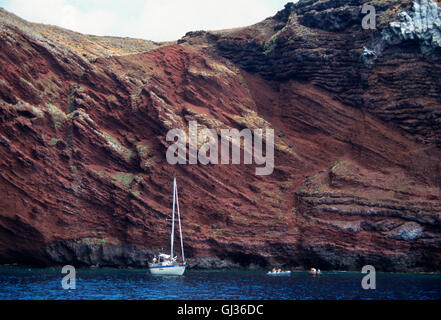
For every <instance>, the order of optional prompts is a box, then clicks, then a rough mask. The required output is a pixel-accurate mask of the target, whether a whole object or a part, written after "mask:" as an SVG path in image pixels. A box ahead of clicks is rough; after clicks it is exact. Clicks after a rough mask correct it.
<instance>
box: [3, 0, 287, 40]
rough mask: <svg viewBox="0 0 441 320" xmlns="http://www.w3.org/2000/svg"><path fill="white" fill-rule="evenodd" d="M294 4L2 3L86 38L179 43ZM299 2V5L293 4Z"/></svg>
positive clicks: (182, 0)
mask: <svg viewBox="0 0 441 320" xmlns="http://www.w3.org/2000/svg"><path fill="white" fill-rule="evenodd" d="M289 1H293V0H0V7H2V8H4V9H6V10H8V11H10V12H12V13H14V14H16V15H18V16H20V17H21V18H24V19H26V20H28V21H31V22H39V23H46V24H52V25H57V26H60V27H63V28H67V29H70V30H74V31H78V32H81V33H84V34H95V35H106V36H121V37H132V38H141V39H148V40H154V41H167V40H177V39H179V38H181V37H182V36H183V35H184V34H185V33H187V32H188V31H195V30H217V29H227V28H234V27H242V26H247V25H251V24H254V23H257V22H259V21H261V20H263V19H265V18H267V17H269V16H273V15H274V14H276V12H277V11H279V10H281V9H283V7H284V5H285V4H286V3H287V2H289ZM293 2H296V1H293Z"/></svg>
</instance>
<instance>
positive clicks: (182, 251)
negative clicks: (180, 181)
mask: <svg viewBox="0 0 441 320" xmlns="http://www.w3.org/2000/svg"><path fill="white" fill-rule="evenodd" d="M176 204H177V209H178V222H179V238H180V239H181V254H182V262H184V263H185V256H184V243H183V241H182V228H181V213H180V212H179V197H178V186H177V185H176Z"/></svg>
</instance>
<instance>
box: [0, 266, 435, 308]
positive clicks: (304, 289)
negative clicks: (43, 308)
mask: <svg viewBox="0 0 441 320" xmlns="http://www.w3.org/2000/svg"><path fill="white" fill-rule="evenodd" d="M63 276H64V275H63V274H62V273H61V268H59V269H58V268H49V269H29V268H13V267H4V268H0V300H11V299H20V300H22V299H26V300H42V299H49V300H60V299H62V300H71V299H80V300H163V299H166V300H168V299H173V300H174V299H178V300H181V299H182V300H194V299H197V300H200V299H203V300H211V299H221V300H222V299H241V300H248V299H258V300H260V299H263V300H272V299H277V300H311V299H331V300H336V299H382V300H383V299H406V300H408V299H412V300H415V299H416V300H433V299H441V275H439V274H383V273H377V278H376V289H375V290H363V289H362V286H361V280H362V278H363V276H365V275H364V274H361V273H350V272H329V273H326V272H325V273H323V274H322V275H321V276H312V275H310V274H308V273H304V272H299V273H293V274H292V275H291V276H289V277H269V276H267V275H266V274H265V272H262V271H260V272H259V271H191V270H190V271H187V272H186V273H185V275H184V276H182V277H164V276H150V275H147V273H146V270H137V269H77V270H76V278H77V279H76V289H75V290H64V289H63V288H62V285H61V281H62V278H63Z"/></svg>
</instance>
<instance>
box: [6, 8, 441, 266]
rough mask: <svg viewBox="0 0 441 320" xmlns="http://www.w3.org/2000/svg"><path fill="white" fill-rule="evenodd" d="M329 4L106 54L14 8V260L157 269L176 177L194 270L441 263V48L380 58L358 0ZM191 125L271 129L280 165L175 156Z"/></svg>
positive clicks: (9, 96) (10, 23) (387, 11)
mask: <svg viewBox="0 0 441 320" xmlns="http://www.w3.org/2000/svg"><path fill="white" fill-rule="evenodd" d="M320 3H322V5H323V6H324V7H322V8H318V7H314V6H315V5H314V4H312V2H311V1H303V2H301V4H299V5H297V6H287V7H286V8H285V10H282V11H281V12H279V13H278V14H277V15H276V16H274V17H272V18H269V19H267V20H265V21H263V22H261V23H259V24H257V25H255V26H252V27H248V28H242V29H239V30H230V31H222V32H212V33H207V32H194V33H189V34H188V35H187V36H186V37H184V38H183V39H181V40H180V41H178V42H179V44H163V45H162V44H155V47H154V48H152V49H153V50H151V51H147V52H144V53H138V52H139V51H145V46H152V44H151V43H136V45H131V46H130V48H129V47H127V49H121V50H127V52H125V53H127V55H119V56H118V55H112V56H110V57H106V55H107V53H103V50H104V49H103V43H105V44H106V46H107V47H106V49H105V50H108V51H109V52H112V54H114V52H115V51H114V50H116V49H114V47H112V46H113V45H114V42H111V43H110V44H109V43H108V40H106V39H100V40H99V42H94V39H88V40H85V39H84V38H82V36H81V35H78V34H74V33H72V34H71V33H69V32H68V31H66V30H61V29H60V30H58V29H55V30H54V29H50V30H47V29H45V27H42V26H38V25H31V26H29V25H28V24H27V23H26V22H24V21H22V20H20V19H19V18H17V17H14V16H12V15H10V14H8V13H6V12H4V11H2V12H1V15H2V17H3V19H4V20H3V21H5V23H3V24H1V25H0V40H1V41H0V61H1V64H0V119H1V120H0V155H1V156H0V168H1V169H0V194H1V195H2V197H1V199H0V262H1V263H13V262H17V263H28V264H37V265H54V264H66V263H70V264H74V265H96V264H98V265H107V266H128V265H133V266H145V265H146V262H147V260H148V259H149V258H151V255H152V253H156V252H157V250H159V249H161V248H164V249H165V250H168V246H169V236H170V233H169V232H170V221H168V220H167V219H168V218H169V217H170V211H171V204H172V181H173V177H174V176H176V177H177V179H178V187H179V196H180V204H181V211H182V216H183V234H184V245H185V250H186V253H187V257H188V258H189V263H190V265H191V266H193V267H208V268H209V267H238V266H242V267H250V266H260V267H266V266H268V265H272V264H284V265H286V266H292V267H305V268H309V267H310V266H316V267H320V268H321V269H345V270H349V269H350V270H355V269H361V267H362V266H363V265H365V264H371V265H374V266H376V267H377V269H378V270H385V271H409V270H413V271H423V270H424V271H426V270H438V271H439V270H440V269H441V259H440V258H441V253H440V252H441V251H440V249H441V232H440V225H441V202H440V199H441V198H440V197H441V194H440V185H441V165H440V159H441V151H440V149H439V145H440V141H441V140H440V136H439V132H440V131H439V130H440V127H439V123H440V122H439V120H440V114H441V113H440V112H441V111H440V110H441V109H440V95H439V92H441V91H440V89H441V88H440V83H439V70H440V68H439V61H440V60H439V57H440V56H439V51H437V50H438V49H437V50H435V51H434V52H432V53H431V54H429V55H422V54H421V52H420V51H419V48H418V45H417V44H416V43H400V44H397V45H391V46H389V47H387V48H386V49H385V50H384V51H383V52H382V55H381V57H378V58H377V59H376V60H375V61H374V62H373V63H371V62H370V63H366V62H365V61H363V59H362V56H361V52H362V49H363V46H364V45H368V43H369V41H370V39H371V38H372V37H375V36H376V34H370V33H368V32H367V31H363V30H362V29H361V27H360V25H359V23H358V22H359V15H358V14H356V13H357V12H359V10H360V8H359V6H360V4H358V2H357V1H354V3H352V4H351V6H348V7H343V5H339V2H338V1H321V2H320ZM309 6H310V7H309ZM407 8H408V7H403V8H401V9H403V10H404V9H406V10H407ZM313 9H314V10H315V11H313ZM396 9H397V8H395V7H393V5H391V4H388V3H387V4H386V5H384V8H382V9H381V10H382V11H381V12H382V13H384V16H385V17H389V16H393V17H394V18H395V17H396V13H398V12H399V11H398V12H395V11H396ZM323 10H328V11H323ZM345 10H349V11H348V12H345ZM314 12H315V13H314ZM325 12H327V13H326V14H329V16H328V17H327V18H326V19H328V20H329V21H330V22H329V23H330V24H329V23H328V24H323V25H322V24H320V23H319V22H320V21H321V20H322V19H319V18H320V15H322V14H325ZM354 12H355V14H354ZM315 15H318V16H315ZM342 15H343V16H344V17H346V16H348V17H352V18H351V19H349V22H346V23H343V24H342V23H341V19H340V18H339V17H340V16H342ZM385 19H386V18H385ZM344 21H347V19H346V20H344ZM360 21H361V19H360ZM329 25H331V26H332V27H331V29H330V30H326V28H329ZM380 27H381V28H386V26H383V25H382V24H380ZM49 31H50V32H49ZM54 34H55V35H56V34H62V35H63V38H62V39H61V40H60V39H59V38H56V37H55V36H54ZM87 41H90V43H89V42H87ZM96 41H98V40H96ZM112 41H116V40H112ZM115 47H117V46H115ZM123 48H124V46H123ZM112 50H113V51H112ZM84 52H86V53H87V54H86V53H84ZM106 52H107V51H106ZM123 53H124V52H123ZM129 53H130V54H129ZM429 66H430V68H429ZM192 120H195V121H197V122H198V123H199V125H200V127H201V128H202V127H203V128H211V129H215V130H217V131H218V132H219V130H220V129H226V128H237V129H243V128H250V129H254V128H265V127H269V128H273V129H274V130H275V133H276V137H275V169H274V172H273V174H272V175H269V176H257V175H256V174H255V167H256V166H255V165H244V164H242V165H207V166H204V165H200V164H199V165H177V166H172V165H169V164H168V163H167V161H166V150H167V147H168V146H169V145H170V142H167V141H166V134H167V132H168V130H169V129H172V128H181V129H185V130H187V128H188V122H189V121H192Z"/></svg>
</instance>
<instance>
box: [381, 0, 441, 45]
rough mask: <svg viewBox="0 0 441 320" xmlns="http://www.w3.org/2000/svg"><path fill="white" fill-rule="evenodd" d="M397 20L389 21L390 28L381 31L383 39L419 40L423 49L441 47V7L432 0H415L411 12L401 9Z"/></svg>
mask: <svg viewBox="0 0 441 320" xmlns="http://www.w3.org/2000/svg"><path fill="white" fill-rule="evenodd" d="M398 19H399V20H400V21H399V22H397V21H394V22H391V23H390V30H389V31H388V32H385V33H383V37H384V38H385V40H393V39H392V38H395V37H398V38H399V39H400V40H402V41H405V40H420V41H421V46H422V49H423V50H424V51H427V50H431V49H434V48H438V47H441V8H440V7H439V6H438V4H437V3H436V2H435V1H433V0H415V1H414V3H413V12H411V13H410V14H409V13H407V12H405V11H403V12H401V13H400V14H399V15H398Z"/></svg>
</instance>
